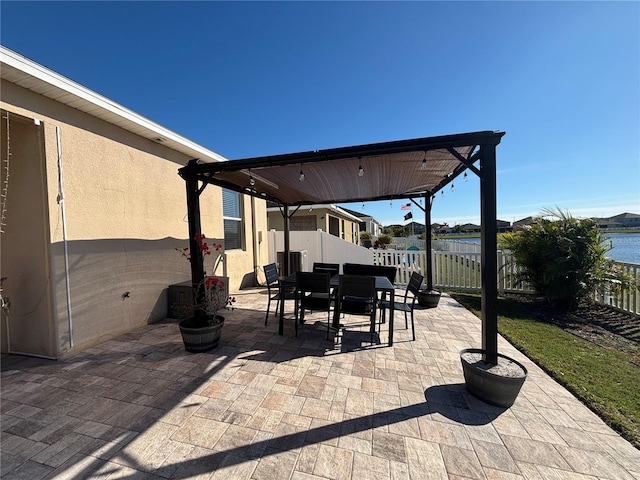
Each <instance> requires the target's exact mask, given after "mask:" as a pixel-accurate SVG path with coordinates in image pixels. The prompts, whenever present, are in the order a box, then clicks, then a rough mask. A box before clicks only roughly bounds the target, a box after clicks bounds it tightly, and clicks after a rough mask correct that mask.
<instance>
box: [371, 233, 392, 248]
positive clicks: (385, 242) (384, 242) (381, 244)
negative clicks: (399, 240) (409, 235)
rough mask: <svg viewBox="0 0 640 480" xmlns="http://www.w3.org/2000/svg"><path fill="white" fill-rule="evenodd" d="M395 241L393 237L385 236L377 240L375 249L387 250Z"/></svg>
mask: <svg viewBox="0 0 640 480" xmlns="http://www.w3.org/2000/svg"><path fill="white" fill-rule="evenodd" d="M392 241H393V237H392V236H391V235H387V234H383V235H380V236H379V237H378V240H376V243H375V247H376V248H382V249H386V248H387V247H388V246H389V244H390V243H391V242H392Z"/></svg>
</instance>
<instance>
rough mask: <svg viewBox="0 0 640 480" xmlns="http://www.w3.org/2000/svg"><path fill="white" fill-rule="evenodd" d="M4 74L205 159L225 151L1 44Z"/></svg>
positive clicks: (217, 158) (212, 159)
mask: <svg viewBox="0 0 640 480" xmlns="http://www.w3.org/2000/svg"><path fill="white" fill-rule="evenodd" d="M0 67H1V68H0V78H2V79H3V80H6V81H8V82H11V83H14V84H16V85H18V86H20V87H22V88H26V89H28V90H31V91H33V92H35V93H38V94H40V95H43V96H45V97H48V98H51V99H53V100H55V101H56V102H60V103H62V104H64V105H67V106H69V107H72V108H75V109H77V110H80V111H82V112H85V113H87V114H89V115H91V116H93V117H96V118H99V119H101V120H104V121H105V122H108V123H110V124H113V125H116V126H118V127H120V128H123V129H125V130H127V131H129V132H132V133H134V134H136V135H139V136H141V137H145V138H148V139H149V140H151V141H154V142H156V143H160V144H162V145H165V146H167V147H169V148H171V149H173V150H175V151H178V152H180V153H184V154H185V155H187V156H189V157H192V158H194V157H198V158H200V160H202V161H203V162H205V163H209V162H220V161H226V160H227V159H226V158H225V157H223V156H222V155H219V154H217V153H216V152H213V151H211V150H209V149H207V148H205V147H203V146H202V145H198V144H197V143H195V142H192V141H191V140H189V139H187V138H185V137H182V136H180V135H178V134H177V133H175V132H172V131H171V130H168V129H166V128H164V127H163V126H161V125H159V124H157V123H155V122H152V121H151V120H149V119H147V118H145V117H143V116H141V115H138V114H137V113H135V112H133V111H132V110H129V109H128V108H125V107H124V106H122V105H120V104H118V103H116V102H114V101H112V100H110V99H108V98H107V97H104V96H102V95H100V94H98V93H96V92H94V91H92V90H89V89H88V88H86V87H83V86H82V85H80V84H79V83H76V82H74V81H73V80H70V79H68V78H66V77H64V76H62V75H60V74H58V73H56V72H54V71H52V70H49V69H48V68H46V67H44V66H42V65H40V64H38V63H36V62H34V61H32V60H30V59H28V58H27V57H25V56H23V55H20V54H18V53H16V52H14V51H12V50H10V49H8V48H6V47H4V46H2V45H0Z"/></svg>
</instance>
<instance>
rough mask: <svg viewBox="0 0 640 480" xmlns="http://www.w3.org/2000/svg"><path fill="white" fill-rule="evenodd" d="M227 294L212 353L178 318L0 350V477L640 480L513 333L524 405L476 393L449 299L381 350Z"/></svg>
mask: <svg viewBox="0 0 640 480" xmlns="http://www.w3.org/2000/svg"><path fill="white" fill-rule="evenodd" d="M397 293H400V290H398V292H397ZM234 295H235V296H236V298H237V303H236V305H237V308H236V309H235V310H234V311H229V312H226V313H225V316H226V321H225V326H224V329H223V332H222V339H221V344H220V347H219V348H217V349H216V350H214V351H212V352H209V353H200V354H191V353H187V352H185V351H184V348H183V344H182V340H181V338H180V334H179V331H178V326H177V323H176V322H175V321H169V320H167V321H165V322H161V323H158V324H154V325H148V326H146V327H144V328H141V329H139V330H137V331H134V332H132V333H129V334H126V335H121V336H119V337H117V338H114V339H112V340H109V341H107V342H104V343H101V344H99V345H97V346H95V347H92V348H90V349H88V350H85V351H84V352H82V353H79V354H77V355H75V356H73V357H70V358H67V359H64V360H59V361H50V360H44V359H37V358H28V357H19V356H3V358H2V384H1V390H0V398H1V407H2V424H1V428H2V440H1V444H0V451H1V455H2V462H1V472H0V476H1V477H2V478H3V479H11V478H29V479H31V480H36V479H44V478H56V479H81V478H102V479H104V478H136V479H137V478H144V479H163V478H178V479H186V478H206V479H225V480H228V479H255V480H262V479H291V480H314V479H315V480H318V479H348V480H356V479H390V480H391V479H394V480H397V479H416V480H417V479H420V480H422V479H427V478H436V479H447V478H450V479H469V478H471V479H545V478H560V479H595V478H615V479H634V478H635V479H638V478H640V451H639V450H637V449H635V448H634V447H633V446H632V445H631V444H630V443H629V442H627V441H626V440H624V439H623V438H621V437H620V436H619V435H617V434H616V433H615V432H614V431H613V430H611V429H610V428H609V427H608V426H607V425H606V424H605V423H604V422H603V421H602V420H600V419H599V418H598V417H597V416H596V415H595V414H594V413H593V412H591V411H590V410H589V409H588V408H587V407H586V406H584V405H583V404H582V403H581V402H580V401H578V400H577V399H576V398H575V397H574V396H573V395H571V393H569V392H568V391H567V390H566V389H564V388H563V387H562V386H561V385H559V384H558V383H557V382H555V381H554V380H553V379H551V378H550V377H549V376H548V375H547V374H546V373H544V372H543V371H542V370H541V369H540V368H539V367H537V366H536V365H535V364H534V363H533V362H531V361H530V360H529V359H528V358H526V357H525V356H524V355H523V354H521V353H520V352H518V351H517V350H516V349H515V348H514V347H513V346H511V345H510V344H509V343H508V342H506V341H505V340H504V339H503V338H500V339H499V342H500V343H499V345H500V351H501V352H502V353H504V354H506V355H509V356H511V357H513V358H515V359H516V360H518V361H520V362H521V363H523V364H524V365H525V366H526V367H527V369H528V370H529V375H528V378H527V380H526V382H525V384H524V386H523V388H522V391H521V393H520V396H519V397H518V399H517V400H516V403H515V404H514V405H513V407H511V408H509V409H503V408H498V407H493V406H491V405H488V404H485V403H483V402H481V401H479V400H477V399H475V397H473V396H471V395H469V394H468V393H467V392H466V390H465V387H464V383H463V377H462V369H461V366H460V359H459V355H458V353H459V351H460V350H461V349H463V348H467V347H478V346H479V342H480V338H481V335H480V329H481V326H480V320H478V319H477V318H476V317H475V316H474V315H473V314H471V313H470V312H468V311H467V310H465V309H464V308H463V307H461V306H460V305H459V304H458V303H457V302H455V301H454V300H453V299H452V298H451V297H449V296H447V295H443V297H442V298H441V300H440V303H439V305H438V307H437V308H435V309H421V308H420V307H417V309H416V312H415V321H416V336H417V339H416V341H411V329H410V328H409V329H408V330H405V328H404V322H403V321H402V318H401V316H399V315H398V316H397V317H398V318H396V326H395V341H394V344H393V346H391V347H389V346H386V345H384V343H385V341H384V340H385V339H381V341H382V343H383V345H380V346H378V347H374V348H365V347H366V346H368V345H369V342H368V340H369V333H368V330H367V331H363V332H362V335H359V332H352V333H351V334H350V336H345V337H344V338H342V342H341V343H340V344H337V345H336V344H334V343H333V341H332V340H326V339H325V334H326V316H325V315H322V314H318V317H317V320H315V317H314V315H313V314H312V315H308V316H307V317H306V320H307V321H306V323H305V324H304V325H302V326H301V329H300V331H299V334H298V337H297V338H295V337H294V334H293V328H294V326H293V323H292V322H287V324H286V325H285V335H284V336H279V335H278V331H277V330H278V321H277V318H276V317H275V316H273V317H271V318H270V321H269V325H268V326H266V327H265V326H264V311H265V308H266V302H267V295H266V289H250V290H243V291H241V292H237V293H235V294H234ZM382 334H383V335H384V334H385V330H384V329H383V333H382ZM361 347H362V348H361Z"/></svg>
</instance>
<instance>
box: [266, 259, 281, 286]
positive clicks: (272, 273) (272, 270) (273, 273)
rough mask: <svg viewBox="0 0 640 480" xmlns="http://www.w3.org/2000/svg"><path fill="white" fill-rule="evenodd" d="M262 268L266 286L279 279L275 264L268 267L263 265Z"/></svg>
mask: <svg viewBox="0 0 640 480" xmlns="http://www.w3.org/2000/svg"><path fill="white" fill-rule="evenodd" d="M262 268H263V269H264V276H265V277H266V279H267V280H266V281H267V286H270V285H271V284H273V283H275V282H277V281H278V280H279V279H280V277H279V275H278V267H277V266H276V264H275V263H270V264H269V265H265V266H264V267H262Z"/></svg>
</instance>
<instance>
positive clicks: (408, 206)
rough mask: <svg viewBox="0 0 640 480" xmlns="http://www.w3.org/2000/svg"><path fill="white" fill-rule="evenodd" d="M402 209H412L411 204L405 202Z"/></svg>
mask: <svg viewBox="0 0 640 480" xmlns="http://www.w3.org/2000/svg"><path fill="white" fill-rule="evenodd" d="M400 210H411V204H410V203H405V204H404V205H402V207H400Z"/></svg>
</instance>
